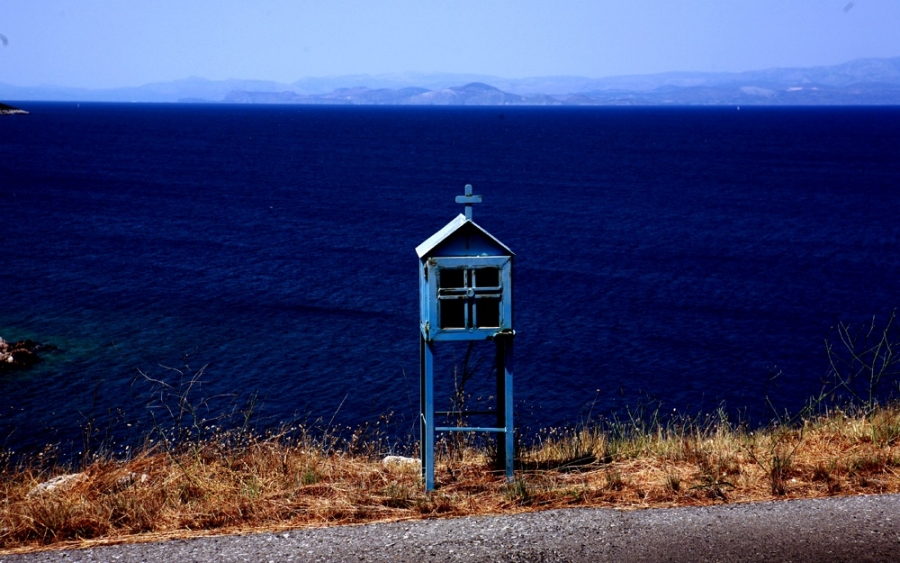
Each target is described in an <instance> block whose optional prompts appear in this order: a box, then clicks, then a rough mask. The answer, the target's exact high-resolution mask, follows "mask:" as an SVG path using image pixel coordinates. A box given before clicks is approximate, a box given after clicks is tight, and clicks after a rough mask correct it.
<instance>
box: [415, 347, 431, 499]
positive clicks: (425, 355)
mask: <svg viewBox="0 0 900 563" xmlns="http://www.w3.org/2000/svg"><path fill="white" fill-rule="evenodd" d="M420 362H421V373H422V377H421V380H420V388H419V389H420V403H419V404H420V405H421V413H420V420H419V432H420V441H419V447H420V449H421V452H420V455H421V458H422V481H423V483H425V490H426V491H432V490H434V432H435V430H434V343H432V342H428V341H426V340H425V338H421V339H420Z"/></svg>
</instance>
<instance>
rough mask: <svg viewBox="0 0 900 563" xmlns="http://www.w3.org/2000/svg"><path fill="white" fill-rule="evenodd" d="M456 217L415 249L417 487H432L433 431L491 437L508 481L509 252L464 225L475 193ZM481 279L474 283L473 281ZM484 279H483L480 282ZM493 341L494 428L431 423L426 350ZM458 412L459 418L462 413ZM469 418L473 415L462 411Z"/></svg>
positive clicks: (477, 199) (430, 356)
mask: <svg viewBox="0 0 900 563" xmlns="http://www.w3.org/2000/svg"><path fill="white" fill-rule="evenodd" d="M456 201H457V203H462V204H465V206H466V209H465V214H460V215H459V216H457V217H456V218H455V219H453V220H452V221H450V222H449V223H448V224H447V225H445V226H444V227H443V228H442V229H441V230H439V231H438V232H436V233H435V234H433V235H432V236H430V237H429V238H428V239H426V240H425V242H423V243H422V244H420V245H419V246H417V247H416V254H417V255H418V256H419V329H420V350H421V352H420V368H419V369H420V374H421V376H420V421H419V425H420V426H419V429H420V442H419V443H420V446H421V450H422V451H421V457H422V480H423V482H424V484H425V490H426V491H431V490H433V489H434V485H435V480H434V461H435V460H434V441H435V433H436V432H487V433H493V434H497V466H498V467H502V468H503V469H504V470H505V473H506V478H507V479H508V480H510V481H511V480H512V479H513V469H514V466H513V462H514V459H513V455H514V451H513V442H514V440H513V399H512V388H513V387H512V378H513V369H512V366H513V346H512V341H513V338H514V337H515V331H514V330H513V306H512V287H513V286H512V268H513V257H514V256H515V254H513V252H512V251H511V250H510V249H509V248H508V247H507V246H506V245H504V244H503V243H502V242H500V241H499V240H497V239H496V238H495V237H494V236H492V235H491V234H490V233H488V232H487V231H486V230H484V229H483V228H481V227H480V226H478V225H477V224H475V222H474V221H472V205H473V204H475V203H481V196H479V195H473V194H472V186H471V185H470V184H467V185H466V193H465V195H463V196H457V197H456ZM479 280H481V281H479ZM485 280H486V281H485ZM477 340H493V341H494V342H495V345H496V354H497V359H496V366H497V370H496V372H497V406H496V408H495V409H494V411H493V412H491V413H490V414H494V415H495V417H496V426H464V427H459V426H439V427H436V426H435V422H434V416H435V411H434V345H435V343H436V342H447V341H457V342H458V341H477ZM463 414H465V413H463ZM468 414H474V413H468Z"/></svg>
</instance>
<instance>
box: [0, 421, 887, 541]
mask: <svg viewBox="0 0 900 563" xmlns="http://www.w3.org/2000/svg"><path fill="white" fill-rule="evenodd" d="M357 438H358V437H357ZM536 442H537V443H536V445H534V446H533V447H532V448H530V449H528V450H527V451H522V452H520V454H519V456H518V457H517V463H518V465H519V468H518V470H517V472H516V478H515V480H514V481H513V482H512V483H507V482H506V481H505V479H503V477H502V475H501V474H498V473H497V472H495V471H493V467H492V464H491V461H490V452H489V451H488V450H489V449H490V448H485V447H480V448H479V447H474V446H472V445H471V443H470V444H469V445H465V444H464V447H463V449H462V450H460V449H459V443H456V442H454V447H453V449H452V450H451V449H449V448H446V449H444V450H443V451H444V452H448V451H452V455H450V454H446V453H445V454H444V455H443V458H442V459H440V460H439V464H438V471H437V476H436V480H437V483H438V489H437V490H436V491H434V492H432V493H427V494H426V493H424V492H423V491H422V486H421V480H420V476H419V472H418V469H417V468H412V467H385V466H384V465H383V464H382V463H381V455H380V452H379V449H380V446H379V442H378V441H377V440H369V441H366V440H359V439H356V440H355V441H351V442H341V443H338V441H336V440H333V439H324V438H313V437H311V436H310V435H309V434H306V433H303V432H299V433H295V434H293V437H290V438H289V437H288V435H287V434H280V435H272V436H268V437H257V438H244V439H242V440H235V439H234V437H233V436H232V437H227V436H224V437H221V438H220V439H214V438H210V439H207V440H205V441H194V442H191V443H189V444H187V445H184V446H181V447H178V448H174V449H171V450H168V451H163V450H161V449H160V447H159V446H156V448H154V447H148V448H147V449H145V450H144V451H142V452H139V453H136V454H134V455H133V456H132V457H131V458H129V459H125V460H115V459H105V458H101V459H95V460H93V461H91V462H90V463H88V464H87V466H86V467H84V468H83V469H82V472H83V475H82V477H81V478H79V479H74V480H73V481H71V482H70V484H69V485H68V486H67V487H60V488H59V489H57V490H55V491H51V492H44V493H37V494H36V493H32V494H30V495H29V493H30V492H31V491H32V490H33V489H34V487H35V486H37V485H38V484H39V483H41V482H44V481H47V480H48V479H49V478H51V477H53V476H55V475H60V474H63V473H67V469H66V468H63V467H44V466H42V465H41V464H39V463H37V462H35V463H32V464H30V465H28V464H25V465H21V464H20V465H17V466H9V464H7V467H6V468H5V469H3V471H2V482H0V552H6V553H9V552H18V551H25V550H33V549H43V548H46V547H48V546H50V547H72V546H85V545H96V544H98V543H117V542H127V541H145V540H151V539H159V538H165V537H177V536H186V535H203V534H222V533H237V532H242V531H248V530H254V531H255V530H262V529H268V530H280V529H286V528H297V527H309V526H330V525H338V524H352V523H363V522H375V521H395V520H403V519H418V518H430V517H448V516H463V515H475V514H499V513H510V512H520V511H529V510H540V509H548V508H560V507H573V506H582V507H587V506H591V507H615V508H647V507H669V506H685V505H704V504H712V503H727V502H752V501H761V500H770V499H785V498H811V497H822V496H830V495H851V494H861V493H888V492H890V493H897V492H900V406H896V405H895V406H893V407H888V408H879V409H875V410H873V411H868V412H867V413H860V414H846V413H843V412H833V413H831V414H828V415H826V416H820V417H814V418H809V419H807V420H805V421H803V422H801V423H798V424H796V425H794V426H791V427H773V428H770V429H768V430H764V431H755V432H750V431H746V430H741V429H739V428H735V427H734V426H733V425H731V424H729V423H728V422H727V421H726V420H724V419H714V420H708V421H706V422H704V423H702V424H701V423H697V422H696V421H694V422H688V423H685V424H680V425H679V424H674V423H673V424H666V425H663V424H645V423H635V422H633V421H632V422H631V423H629V424H605V425H603V424H598V425H596V426H593V427H585V428H581V429H578V430H572V431H568V432H565V431H563V432H560V431H552V430H551V431H548V432H545V433H543V434H542V435H541V436H540V438H539V439H538V440H537V441H536Z"/></svg>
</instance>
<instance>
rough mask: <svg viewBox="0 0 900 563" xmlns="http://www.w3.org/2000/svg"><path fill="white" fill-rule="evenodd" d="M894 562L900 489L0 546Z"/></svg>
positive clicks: (126, 556) (227, 556) (81, 556)
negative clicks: (115, 542)
mask: <svg viewBox="0 0 900 563" xmlns="http://www.w3.org/2000/svg"><path fill="white" fill-rule="evenodd" d="M49 561H53V562H59V561H66V562H88V561H90V562H100V561H115V562H119V563H130V562H150V561H183V562H187V561H193V562H210V563H212V562H216V563H218V562H244V561H273V562H274V561H341V562H357V561H367V562H373V561H395V562H437V561H492V562H493V561H499V562H519V561H522V562H525V561H528V562H531V561H546V562H557V561H558V562H588V561H590V562H591V563H599V562H605V561H616V562H622V563H632V562H638V561H641V562H643V561H654V562H673V563H674V562H688V561H690V562H706V561H729V562H740V561H753V562H769V561H779V562H784V561H792V562H805V561H809V562H817V563H830V562H838V561H848V562H849V561H852V562H888V561H890V562H897V561H900V495H873V496H854V497H842V498H828V499H815V500H796V501H779V502H765V503H758V504H743V505H720V506H712V507H702V508H671V509H652V510H638V511H619V510H610V509H566V510H551V511H546V512H532V513H527V514H517V515H510V516H493V517H471V518H459V519H448V520H422V521H411V522H396V523H389V524H369V525H363V526H343V527H334V528H319V529H305V530H293V531H289V532H283V533H277V534H272V533H267V534H255V535H247V536H223V537H212V538H196V539H189V540H172V541H167V542H160V543H148V544H132V545H120V546H108V547H98V548H91V549H83V550H67V551H48V552H41V553H31V554H24V555H5V556H4V555H0V563H39V562H49Z"/></svg>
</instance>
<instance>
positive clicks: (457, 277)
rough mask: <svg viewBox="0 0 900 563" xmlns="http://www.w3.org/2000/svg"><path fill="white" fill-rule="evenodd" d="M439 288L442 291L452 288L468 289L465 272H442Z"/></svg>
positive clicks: (439, 278) (439, 277)
mask: <svg viewBox="0 0 900 563" xmlns="http://www.w3.org/2000/svg"><path fill="white" fill-rule="evenodd" d="M438 283H439V284H440V285H439V286H438V287H440V288H441V289H444V288H450V287H466V282H465V270H440V276H438Z"/></svg>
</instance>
